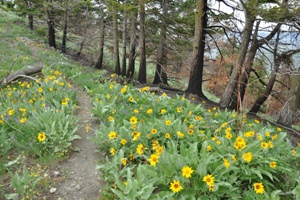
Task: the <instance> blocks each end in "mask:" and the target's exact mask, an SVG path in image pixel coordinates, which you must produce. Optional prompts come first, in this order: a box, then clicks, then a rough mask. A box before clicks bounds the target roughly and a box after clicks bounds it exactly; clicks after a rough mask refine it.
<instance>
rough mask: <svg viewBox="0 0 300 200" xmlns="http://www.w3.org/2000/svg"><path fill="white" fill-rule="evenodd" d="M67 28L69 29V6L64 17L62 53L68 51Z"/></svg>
mask: <svg viewBox="0 0 300 200" xmlns="http://www.w3.org/2000/svg"><path fill="white" fill-rule="evenodd" d="M67 29H68V8H66V11H65V17H64V29H63V37H62V43H61V52H62V53H66V52H67Z"/></svg>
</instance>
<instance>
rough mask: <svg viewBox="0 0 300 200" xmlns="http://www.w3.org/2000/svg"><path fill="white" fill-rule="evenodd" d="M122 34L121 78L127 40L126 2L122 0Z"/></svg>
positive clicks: (124, 68)
mask: <svg viewBox="0 0 300 200" xmlns="http://www.w3.org/2000/svg"><path fill="white" fill-rule="evenodd" d="M123 17H124V18H123V34H122V40H123V41H122V42H123V44H122V73H121V75H122V76H126V38H127V32H126V31H127V30H126V29H127V0H124V10H123Z"/></svg>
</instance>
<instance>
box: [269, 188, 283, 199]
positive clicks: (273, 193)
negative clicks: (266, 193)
mask: <svg viewBox="0 0 300 200" xmlns="http://www.w3.org/2000/svg"><path fill="white" fill-rule="evenodd" d="M280 192H281V190H275V191H273V192H272V193H271V196H270V197H271V200H280V196H279V193H280Z"/></svg>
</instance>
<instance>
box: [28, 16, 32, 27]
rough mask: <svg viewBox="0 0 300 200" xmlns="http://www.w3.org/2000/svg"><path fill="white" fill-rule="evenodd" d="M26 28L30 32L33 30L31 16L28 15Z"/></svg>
mask: <svg viewBox="0 0 300 200" xmlns="http://www.w3.org/2000/svg"><path fill="white" fill-rule="evenodd" d="M28 26H29V29H30V30H33V15H32V14H28Z"/></svg>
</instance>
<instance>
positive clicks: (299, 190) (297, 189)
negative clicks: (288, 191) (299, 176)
mask: <svg viewBox="0 0 300 200" xmlns="http://www.w3.org/2000/svg"><path fill="white" fill-rule="evenodd" d="M292 193H293V194H294V195H295V196H296V199H300V182H299V183H298V185H297V186H296V187H295V188H294V189H293V190H292Z"/></svg>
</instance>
